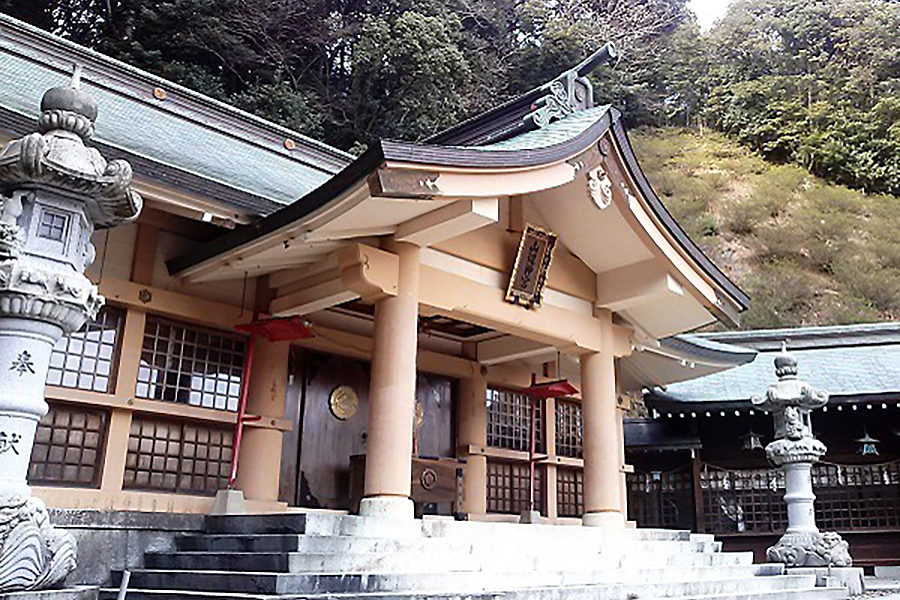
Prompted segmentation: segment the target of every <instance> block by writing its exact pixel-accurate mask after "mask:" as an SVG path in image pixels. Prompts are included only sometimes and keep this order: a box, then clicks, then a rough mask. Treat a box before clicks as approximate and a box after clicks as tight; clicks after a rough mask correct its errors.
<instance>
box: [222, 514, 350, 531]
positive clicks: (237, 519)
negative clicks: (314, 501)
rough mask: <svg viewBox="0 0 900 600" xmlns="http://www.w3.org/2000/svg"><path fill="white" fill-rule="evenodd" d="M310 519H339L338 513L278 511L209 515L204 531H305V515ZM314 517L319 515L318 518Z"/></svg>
mask: <svg viewBox="0 0 900 600" xmlns="http://www.w3.org/2000/svg"><path fill="white" fill-rule="evenodd" d="M308 515H310V519H309V520H310V521H315V520H321V521H328V522H330V521H332V520H335V521H338V522H339V521H340V515H333V516H332V515H327V516H325V515H315V516H313V515H312V514H310V513H299V512H298V513H278V514H260V515H209V516H208V517H206V532H207V533H213V534H240V535H247V534H261V533H295V534H296V533H306V530H307V516H308ZM316 517H319V518H318V519H317V518H316Z"/></svg>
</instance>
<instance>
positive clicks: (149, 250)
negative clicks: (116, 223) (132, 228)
mask: <svg viewBox="0 0 900 600" xmlns="http://www.w3.org/2000/svg"><path fill="white" fill-rule="evenodd" d="M137 227H138V230H137V239H136V240H135V242H134V255H133V258H132V259H131V280H132V281H134V282H135V283H142V284H144V285H153V269H154V267H155V266H156V254H157V252H156V249H157V246H158V242H159V229H158V228H157V227H155V226H153V225H149V224H147V223H139V224H138V226H137Z"/></svg>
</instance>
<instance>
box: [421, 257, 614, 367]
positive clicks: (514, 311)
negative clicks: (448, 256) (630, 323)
mask: <svg viewBox="0 0 900 600" xmlns="http://www.w3.org/2000/svg"><path fill="white" fill-rule="evenodd" d="M505 295H506V294H505V290H502V289H499V288H494V287H491V286H488V285H485V284H482V283H478V282H475V281H472V280H471V279H466V278H464V277H461V276H459V275H456V274H454V273H450V272H447V271H442V270H439V269H436V268H433V267H427V266H423V267H422V270H421V280H420V286H419V302H420V303H421V304H423V305H426V306H428V307H430V308H431V309H432V310H434V311H435V312H437V313H439V314H443V315H446V316H448V317H453V318H457V319H461V320H463V321H467V322H469V323H474V324H476V325H482V326H484V327H490V328H492V329H496V330H498V331H502V332H504V333H508V334H510V335H515V336H518V337H522V338H526V339H530V340H533V341H536V342H542V343H544V344H546V345H548V346H553V347H555V348H557V349H559V350H561V351H563V352H566V353H569V354H582V353H584V352H592V351H593V352H597V351H599V350H600V349H601V347H602V336H601V327H600V321H598V320H597V319H595V318H594V317H593V316H592V315H587V314H581V313H576V312H572V311H569V310H565V309H562V308H558V307H556V306H551V305H548V304H545V305H543V306H541V307H539V308H537V309H533V310H529V309H525V308H522V307H521V306H516V305H514V304H510V303H508V302H506V300H505Z"/></svg>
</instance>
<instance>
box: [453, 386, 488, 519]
mask: <svg viewBox="0 0 900 600" xmlns="http://www.w3.org/2000/svg"><path fill="white" fill-rule="evenodd" d="M459 384H460V385H459V455H460V457H462V458H465V459H466V468H465V479H464V480H463V491H464V494H465V495H464V496H463V505H462V508H461V510H462V512H464V513H466V514H468V515H484V514H487V457H486V456H485V455H484V454H481V453H476V452H477V451H476V449H481V448H485V447H486V446H487V404H486V403H485V400H486V397H487V380H486V379H485V377H484V375H483V374H482V373H481V372H480V371H477V372H476V373H474V374H473V375H472V376H471V377H466V378H463V379H461V380H460V382H459Z"/></svg>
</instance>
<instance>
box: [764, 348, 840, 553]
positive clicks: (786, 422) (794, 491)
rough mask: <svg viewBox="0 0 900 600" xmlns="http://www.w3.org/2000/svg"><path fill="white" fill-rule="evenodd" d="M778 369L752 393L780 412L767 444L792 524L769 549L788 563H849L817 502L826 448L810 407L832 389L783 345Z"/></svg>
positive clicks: (825, 399) (821, 402)
mask: <svg viewBox="0 0 900 600" xmlns="http://www.w3.org/2000/svg"><path fill="white" fill-rule="evenodd" d="M775 375H776V376H777V377H778V381H777V382H776V383H774V384H772V385H770V386H769V389H768V390H766V394H765V396H763V397H762V398H760V397H758V396H755V397H753V398H751V402H752V403H753V405H754V406H756V407H758V408H760V409H762V410H764V411H766V412H770V413H772V415H773V416H774V418H775V441H773V442H772V443H770V444H769V445H767V446H766V456H767V457H768V458H769V461H771V462H772V464H774V465H775V466H777V467H780V468H781V469H783V470H784V476H785V488H786V489H785V494H784V501H785V502H786V503H787V510H788V526H787V530H786V531H785V534H784V535H783V536H781V539H780V540H778V543H776V544H775V545H774V546H772V547H771V548H769V549H768V551H767V553H766V554H767V556H768V558H769V560H770V561H772V562H780V563H784V564H786V565H787V566H789V567H825V566H835V567H847V566H850V564H851V562H852V560H851V558H850V553H849V551H848V546H847V542H845V541H844V540H843V539H841V536H840V535H838V534H837V533H833V532H828V533H820V532H819V529H818V528H817V527H816V516H815V510H814V507H813V502H814V501H815V499H816V496H815V494H814V493H813V488H812V477H811V471H812V466H813V464H815V463H816V462H818V461H819V458H821V457H822V456H823V455H824V454H825V452H826V450H827V448H826V447H825V444H823V443H822V442H820V441H819V440H817V439H816V438H814V437H813V434H812V420H811V413H812V411H813V410H814V409H817V408H821V407H822V406H825V404H827V403H828V392H825V391H819V390H814V389H813V388H812V387H810V386H809V384H808V383H806V382H805V381H802V380H800V379H798V378H797V359H796V358H794V356H793V355H791V354H789V353H788V352H787V349H786V348H785V347H784V345H782V350H781V352H780V353H779V354H778V356H776V357H775Z"/></svg>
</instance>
